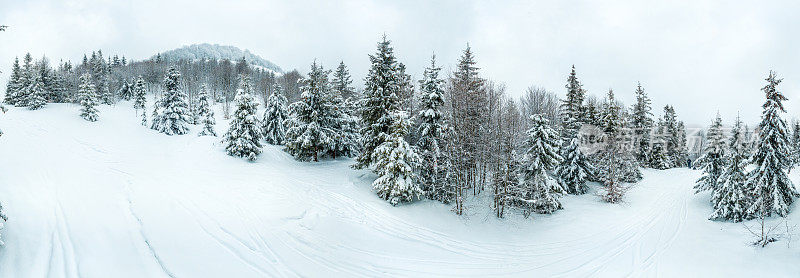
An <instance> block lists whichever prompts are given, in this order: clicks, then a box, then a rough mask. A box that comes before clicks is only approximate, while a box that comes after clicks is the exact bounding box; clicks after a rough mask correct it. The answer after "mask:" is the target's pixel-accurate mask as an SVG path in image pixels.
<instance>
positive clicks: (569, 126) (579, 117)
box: [561, 65, 586, 144]
mask: <svg viewBox="0 0 800 278" xmlns="http://www.w3.org/2000/svg"><path fill="white" fill-rule="evenodd" d="M566 88H567V97H566V98H565V99H564V100H562V102H561V124H562V128H563V129H562V130H563V131H564V132H565V134H563V137H564V138H565V143H566V144H569V141H571V138H574V137H576V136H577V133H578V129H580V124H581V123H582V122H585V121H586V115H584V113H586V109H585V108H584V107H583V99H584V98H585V97H586V91H585V90H584V89H583V85H581V83H580V82H579V81H578V76H577V73H575V65H572V72H570V74H569V77H567V85H566Z"/></svg>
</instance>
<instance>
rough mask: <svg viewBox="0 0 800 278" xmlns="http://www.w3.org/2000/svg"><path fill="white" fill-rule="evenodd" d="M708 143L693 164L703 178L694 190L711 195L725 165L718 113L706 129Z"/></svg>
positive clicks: (722, 134)
mask: <svg viewBox="0 0 800 278" xmlns="http://www.w3.org/2000/svg"><path fill="white" fill-rule="evenodd" d="M706 136H707V138H708V143H707V144H706V146H705V149H704V150H703V155H702V156H700V158H698V159H697V161H696V162H695V164H696V165H697V166H698V167H699V168H701V169H702V170H703V176H701V177H700V179H698V180H697V184H695V186H694V189H695V193H699V192H702V191H706V190H711V192H712V194H713V193H714V192H715V191H716V190H717V181H718V180H719V176H720V175H721V174H722V172H723V170H724V168H725V166H726V163H725V148H726V144H725V134H724V133H723V130H722V118H720V116H719V113H717V117H716V118H715V119H714V122H713V123H712V124H711V127H709V128H708V133H707V135H706Z"/></svg>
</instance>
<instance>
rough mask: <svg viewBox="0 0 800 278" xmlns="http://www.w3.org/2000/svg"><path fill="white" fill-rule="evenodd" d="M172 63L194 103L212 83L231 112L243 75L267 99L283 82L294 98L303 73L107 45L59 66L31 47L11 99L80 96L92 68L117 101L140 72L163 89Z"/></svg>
mask: <svg viewBox="0 0 800 278" xmlns="http://www.w3.org/2000/svg"><path fill="white" fill-rule="evenodd" d="M169 68H175V69H176V70H178V71H179V72H181V74H182V78H181V80H180V84H179V86H180V87H181V90H183V91H184V92H187V93H188V94H189V96H190V99H191V100H192V101H191V102H190V103H189V104H190V107H192V108H193V109H194V108H195V107H196V105H197V104H196V103H195V102H194V100H196V99H197V93H198V92H199V91H200V86H202V85H205V86H207V89H208V92H209V94H210V97H211V98H212V99H213V100H214V101H216V102H220V103H223V104H224V106H223V107H224V112H225V113H226V115H225V116H226V118H227V117H228V116H229V110H230V103H231V101H232V100H233V98H234V97H235V94H236V88H237V84H238V76H239V75H241V74H246V75H248V76H250V78H251V80H252V81H253V85H254V87H255V91H256V92H259V93H260V94H259V95H260V97H261V98H262V99H264V100H266V98H267V97H268V96H269V94H271V92H273V91H274V90H275V85H276V84H279V85H281V86H282V88H284V91H283V93H284V94H285V95H286V96H287V97H289V99H291V100H297V99H299V98H300V96H299V80H300V78H301V75H300V73H298V72H297V71H290V72H287V73H284V74H279V73H276V72H273V71H271V70H266V69H262V68H258V67H252V66H251V65H250V64H249V63H248V62H247V61H246V60H245V59H244V58H242V59H239V60H237V61H231V60H227V59H223V60H215V59H198V60H193V61H190V60H178V61H175V62H172V63H167V62H165V59H163V58H162V57H161V55H160V54H159V55H157V56H156V57H155V58H153V59H146V60H143V61H130V60H128V59H127V58H126V57H125V56H122V57H119V56H118V55H114V56H109V57H104V56H103V52H102V50H98V51H93V52H92V53H91V55H90V56H87V55H84V58H83V60H82V62H81V63H80V64H77V65H73V64H72V62H70V61H66V62H65V61H60V62H59V63H58V64H57V65H55V66H53V65H52V64H51V62H50V60H49V59H48V58H47V57H42V58H41V59H39V60H34V58H33V57H32V56H31V54H30V53H28V54H25V55H24V56H23V58H22V61H20V60H19V59H18V58H16V59H15V60H14V63H13V65H12V70H11V76H10V79H9V82H8V84H7V86H6V97H5V100H4V102H5V103H7V104H11V105H15V106H21V107H28V108H30V109H39V108H41V107H42V106H43V105H45V104H47V103H66V102H78V95H77V92H78V86H80V83H81V82H80V76H82V75H83V74H89V75H90V76H91V78H92V83H93V84H95V87H96V89H97V91H98V95H99V96H100V98H101V100H102V102H103V103H106V104H112V103H113V102H115V101H116V100H118V99H122V98H123V96H122V94H123V93H124V90H126V89H127V87H132V86H133V85H134V83H135V80H136V79H137V78H139V77H141V78H142V80H143V81H144V85H145V88H146V89H147V91H148V92H156V93H157V94H158V93H160V92H161V91H162V90H163V79H164V74H165V73H166V72H167V71H168V69H169Z"/></svg>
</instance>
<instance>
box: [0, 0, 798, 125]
mask: <svg viewBox="0 0 800 278" xmlns="http://www.w3.org/2000/svg"><path fill="white" fill-rule="evenodd" d="M767 2H768V3H767ZM797 11H800V1H764V3H761V1H480V2H479V1H435V2H434V1H205V0H195V1H151V0H141V1H107V0H90V1H44V0H24V1H23V0H0V24H5V25H10V28H9V30H7V31H6V32H3V33H0V70H2V71H3V73H2V74H0V81H3V84H5V80H6V79H7V77H8V72H9V68H10V64H11V62H12V60H13V57H14V56H22V55H23V54H24V53H25V52H26V51H30V52H31V53H32V54H34V56H37V57H40V56H41V55H47V56H48V57H49V58H51V60H58V59H59V58H65V59H70V60H73V61H80V58H81V57H82V55H83V53H85V52H91V50H94V49H102V50H103V53H104V54H120V55H122V54H124V55H125V56H127V57H130V58H134V59H143V58H147V57H149V56H151V55H153V54H154V53H156V52H159V51H164V50H168V49H173V48H177V47H180V46H183V45H188V44H193V43H203V42H207V43H218V44H226V45H234V46H237V47H240V48H243V49H249V50H251V51H252V52H253V53H255V54H258V55H260V56H262V57H264V58H266V59H268V60H271V61H273V62H275V63H276V64H278V65H279V66H281V67H282V68H284V69H287V70H288V69H293V68H297V69H299V70H300V71H301V72H304V73H305V72H306V71H307V70H308V68H309V64H310V63H311V62H312V61H313V60H314V59H315V58H316V59H317V60H318V61H319V62H321V63H323V64H324V65H325V66H326V67H328V68H332V67H335V66H336V64H337V63H338V61H340V60H344V62H345V63H346V64H347V65H348V66H349V67H350V69H351V73H352V74H353V75H354V77H355V79H356V83H358V84H357V85H358V86H361V84H362V83H363V81H361V80H362V78H363V76H364V74H365V73H366V71H367V68H368V59H367V54H369V53H372V52H373V51H374V50H375V43H376V42H377V41H378V40H379V39H380V37H381V35H382V34H383V33H386V34H387V35H388V36H389V39H391V40H392V41H393V43H394V46H395V51H396V53H397V55H398V57H399V59H400V61H401V62H403V63H405V64H406V65H407V66H408V69H409V70H410V72H411V73H412V74H413V75H414V76H415V78H419V77H420V75H421V72H422V70H423V68H424V67H425V65H427V63H428V60H429V57H430V55H431V54H432V53H436V54H437V56H438V60H439V61H440V62H442V63H443V64H444V65H443V67H444V68H445V69H446V70H449V69H450V68H452V66H453V65H454V64H455V62H456V60H457V59H458V56H459V55H460V53H461V51H462V50H463V48H464V47H465V46H466V44H467V43H469V44H470V45H471V46H472V48H473V50H474V52H475V53H476V55H477V62H478V65H479V66H480V67H481V68H482V73H483V75H484V76H485V77H488V78H491V79H493V80H495V81H498V82H503V83H505V84H506V85H507V87H508V89H509V93H511V94H512V95H515V96H519V95H521V94H522V93H523V91H524V89H525V88H527V87H528V86H531V85H537V86H543V87H545V88H547V89H549V90H553V91H555V92H557V93H558V94H559V95H563V94H564V84H565V81H566V77H567V74H568V73H569V68H570V66H571V65H572V64H575V65H576V66H577V69H578V74H579V78H580V80H581V81H582V82H583V83H584V85H585V88H586V89H588V91H589V93H590V94H594V95H598V96H602V95H604V94H605V92H606V91H608V88H613V89H614V91H615V92H616V93H617V96H618V97H619V98H621V99H622V100H623V101H625V102H626V103H627V104H630V103H632V102H633V90H634V88H635V85H636V82H637V81H641V82H642V84H643V85H644V86H645V89H646V90H647V91H648V93H649V94H650V96H651V98H652V99H653V102H654V107H655V110H656V115H660V114H661V107H663V105H665V104H668V103H669V104H673V105H674V106H675V107H676V110H677V112H678V115H679V117H680V118H681V119H683V120H685V121H687V123H689V124H700V125H707V124H708V123H710V121H711V118H712V117H713V116H714V114H716V112H717V111H719V112H720V113H721V114H722V116H723V119H724V120H725V121H726V123H728V124H729V123H730V121H731V120H732V118H733V117H735V116H736V113H737V111H740V112H741V114H742V116H743V117H744V119H745V120H746V121H747V122H748V123H750V124H753V123H756V122H757V121H758V119H759V115H760V113H761V107H760V106H761V104H762V103H763V94H762V93H761V91H759V89H760V88H761V87H762V86H763V84H764V81H763V79H764V78H766V76H767V73H768V71H769V70H770V69H773V70H776V71H777V72H778V73H779V75H780V76H781V77H784V78H785V80H784V82H783V83H782V86H781V89H782V91H783V92H784V93H785V94H786V96H787V97H788V98H789V102H788V103H787V106H788V107H789V109H790V113H791V112H792V111H800V100H799V99H797V98H798V97H800V94H799V93H797V91H798V90H800V85H798V84H800V68H798V67H800V52H799V51H798V50H800V45H798V43H799V41H798V38H797V37H798V35H800V32H798V31H797V30H800V29H798V28H799V27H800V19H798V17H797V16H796V12H797ZM2 88H5V86H2ZM0 90H3V89H0ZM793 117H794V115H793V114H792V116H788V115H787V118H793Z"/></svg>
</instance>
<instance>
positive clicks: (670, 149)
mask: <svg viewBox="0 0 800 278" xmlns="http://www.w3.org/2000/svg"><path fill="white" fill-rule="evenodd" d="M663 121H664V135H665V145H664V149H665V150H666V152H667V158H668V159H669V163H670V168H672V167H681V166H682V165H685V163H686V157H685V153H686V145H685V140H684V139H685V134H684V136H682V130H683V129H682V128H681V127H682V125H683V124H682V123H680V122H678V118H677V115H676V114H675V108H674V107H672V106H671V105H666V106H664V118H663ZM682 137H683V138H682Z"/></svg>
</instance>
